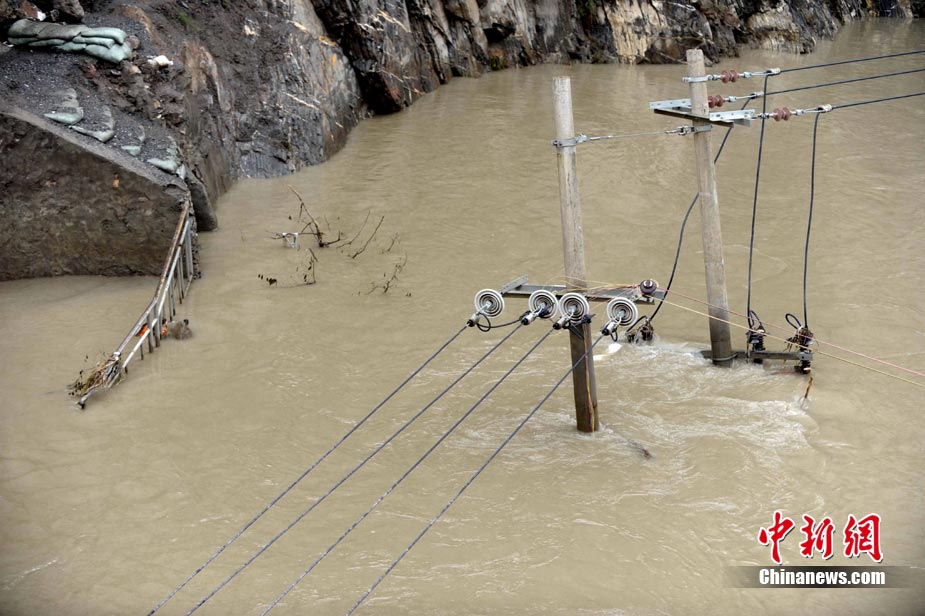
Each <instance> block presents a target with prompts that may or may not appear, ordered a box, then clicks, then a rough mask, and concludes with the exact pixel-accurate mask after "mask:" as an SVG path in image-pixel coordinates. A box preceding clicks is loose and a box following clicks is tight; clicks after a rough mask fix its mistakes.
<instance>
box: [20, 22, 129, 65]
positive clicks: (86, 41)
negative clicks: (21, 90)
mask: <svg viewBox="0 0 925 616" xmlns="http://www.w3.org/2000/svg"><path fill="white" fill-rule="evenodd" d="M7 36H8V39H9V42H10V44H11V45H15V46H21V47H31V48H50V49H54V50H56V51H69V52H78V53H85V54H87V55H89V56H93V57H94V58H100V59H101V60H107V61H108V62H113V63H115V64H118V63H119V62H122V61H123V60H128V59H131V57H132V54H133V53H134V52H133V50H132V47H131V46H130V45H129V44H128V43H126V38H128V35H127V34H126V33H125V31H124V30H120V29H119V28H91V27H89V26H84V25H80V24H74V25H66V24H56V23H44V22H39V21H31V20H29V19H20V20H19V21H17V22H15V23H14V24H13V25H12V26H10V30H9V32H8V34H7Z"/></svg>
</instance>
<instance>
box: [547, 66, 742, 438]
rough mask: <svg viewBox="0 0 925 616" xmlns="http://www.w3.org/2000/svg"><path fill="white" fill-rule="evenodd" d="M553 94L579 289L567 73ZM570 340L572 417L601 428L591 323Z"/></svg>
mask: <svg viewBox="0 0 925 616" xmlns="http://www.w3.org/2000/svg"><path fill="white" fill-rule="evenodd" d="M553 98H554V105H555V118H556V142H555V143H556V159H557V162H558V166H559V203H560V212H561V215H562V248H563V250H564V252H565V276H566V285H567V287H568V288H569V289H574V290H582V289H584V288H585V287H586V286H587V283H586V280H585V277H586V274H585V243H584V238H583V236H582V229H581V202H580V200H579V198H578V159H577V156H576V152H575V150H576V146H577V145H578V140H577V136H576V134H575V121H574V118H573V116H572V84H571V80H570V79H569V78H568V77H556V78H555V81H554V83H553ZM576 332H578V333H576ZM579 334H580V335H579ZM727 338H728V336H727ZM569 343H570V345H571V351H572V364H573V365H574V364H575V363H576V362H578V361H579V359H581V362H580V363H578V365H577V366H576V367H575V370H574V371H573V372H572V384H573V385H574V390H575V419H576V420H577V422H578V430H579V431H580V432H595V431H597V430H598V429H599V428H600V422H599V421H598V417H597V386H596V384H595V382H594V356H593V355H592V354H591V325H590V324H589V323H582V324H580V325H575V326H573V327H571V328H570V332H569ZM583 355H584V358H583V359H582V356H583Z"/></svg>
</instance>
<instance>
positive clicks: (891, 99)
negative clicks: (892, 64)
mask: <svg viewBox="0 0 925 616" xmlns="http://www.w3.org/2000/svg"><path fill="white" fill-rule="evenodd" d="M915 96H925V92H916V93H915V94H900V95H899V96H887V97H885V98H875V99H872V100H869V101H859V102H857V103H845V104H844V105H832V109H847V108H848V107H860V106H861V105H872V104H874V103H885V102H887V101H898V100H900V99H903V98H913V97H915Z"/></svg>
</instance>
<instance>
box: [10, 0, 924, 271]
mask: <svg viewBox="0 0 925 616" xmlns="http://www.w3.org/2000/svg"><path fill="white" fill-rule="evenodd" d="M921 4H922V3H921V1H920V0H912V2H911V4H910V0H880V1H879V2H878V1H876V0H699V1H697V2H693V3H689V2H676V1H674V0H646V1H645V2H643V1H642V0H620V1H615V0H535V1H528V0H187V1H185V2H176V1H173V0H146V1H139V2H127V1H123V0H80V1H78V0H0V38H3V37H5V36H6V32H7V29H8V27H9V25H10V24H11V23H13V21H14V20H16V19H19V18H23V17H26V18H29V19H45V20H57V21H59V22H66V23H84V24H87V25H89V26H94V27H116V28H121V29H122V30H124V31H125V32H126V33H127V34H128V42H129V43H131V46H132V48H133V49H135V50H136V51H135V57H134V59H132V60H130V61H129V60H127V61H124V62H121V64H118V65H115V64H111V63H108V62H106V61H104V60H100V59H98V58H92V57H86V56H81V55H77V54H60V53H51V52H45V51H41V50H34V49H28V50H27V49H25V48H19V47H17V48H12V49H10V48H2V50H0V101H3V104H4V105H6V106H7V107H12V108H13V110H14V111H15V112H16V113H25V112H26V111H25V110H29V111H32V112H35V113H38V114H40V115H41V114H45V113H48V112H57V111H60V106H61V105H62V104H68V105H73V104H74V102H73V100H72V99H74V98H76V101H77V103H76V104H77V105H79V106H80V108H81V109H82V110H85V119H84V120H81V124H77V125H75V128H80V127H81V126H82V127H83V128H84V130H82V131H81V132H82V133H85V135H74V138H75V140H76V143H78V144H80V143H84V144H86V146H87V148H90V147H91V146H92V147H98V146H99V144H98V143H96V142H95V141H94V137H93V134H96V135H100V134H107V135H108V133H109V132H110V128H112V129H111V132H112V133H113V135H114V136H113V137H111V138H110V140H108V141H107V142H106V146H102V147H108V148H110V149H111V150H112V152H111V158H112V159H113V160H114V161H116V164H118V161H123V162H124V163H125V164H127V165H129V164H130V165H134V164H135V163H138V164H142V165H146V164H147V165H148V166H149V171H150V173H151V174H152V176H153V177H155V178H157V179H158V181H160V182H161V183H163V184H164V185H179V186H180V188H181V190H185V191H188V193H189V194H190V195H191V197H192V199H193V203H194V206H195V209H196V213H197V221H198V223H199V227H200V229H201V230H209V229H212V228H215V226H216V225H217V224H218V223H217V216H216V213H215V212H214V208H213V203H214V202H215V200H216V199H217V198H218V197H219V196H220V195H221V194H222V193H223V192H224V191H225V190H226V189H227V188H228V187H229V186H230V185H231V184H232V183H233V182H234V181H235V179H237V178H239V177H242V176H248V177H267V176H275V175H282V174H286V173H291V172H293V171H295V170H297V169H299V168H301V167H303V166H305V165H310V164H316V163H319V162H321V161H323V160H325V159H326V158H328V157H329V156H330V155H331V154H332V153H334V152H335V151H336V150H337V149H338V148H340V147H341V146H342V145H343V143H344V142H345V140H346V136H347V134H348V133H349V131H350V130H351V129H352V128H353V127H354V126H355V125H356V124H357V122H359V121H360V119H361V118H362V117H364V116H365V115H367V114H369V113H391V112H395V111H399V110H400V109H402V108H404V107H406V106H408V105H410V104H412V103H413V102H414V101H415V100H416V99H417V98H418V97H420V96H421V95H423V94H424V93H426V92H429V91H431V90H433V89H434V88H436V87H437V86H438V85H439V84H441V83H445V82H446V81H448V80H449V79H451V78H452V77H454V76H466V77H475V76H478V75H480V74H481V73H482V72H484V71H486V70H498V69H502V68H506V67H513V66H523V65H530V64H535V63H540V62H573V61H574V62H629V63H639V62H658V63H662V62H678V61H680V59H681V58H683V57H684V53H685V51H686V50H687V49H689V48H692V47H700V48H702V49H703V50H704V51H705V53H706V54H707V56H708V57H709V58H711V59H717V58H719V57H720V56H724V55H735V54H736V53H737V50H738V49H739V48H740V47H741V46H760V47H766V48H773V49H780V50H787V51H792V52H794V53H805V52H809V51H811V50H812V49H813V46H814V45H815V41H816V40H817V39H818V38H819V37H829V36H832V35H834V34H835V32H836V31H837V29H838V27H839V24H840V23H842V22H844V21H846V20H850V19H859V18H863V17H866V16H869V15H882V14H889V15H893V16H911V15H912V14H913V11H920V10H921ZM4 40H5V39H4ZM156 56H163V58H161V59H159V60H157V61H155V60H153V59H152V58H154V57H156ZM70 92H73V93H74V95H75V96H74V97H71V95H70V94H69V93H70ZM62 93H68V94H67V96H66V97H65V98H67V101H70V102H67V101H65V102H62V101H63V100H64V99H63V98H62V96H63V94H62ZM35 124H36V125H41V123H40V122H39V123H35ZM2 139H3V138H2V137H0V140H2ZM0 147H4V148H5V151H6V154H5V156H13V157H15V156H26V155H28V153H27V152H25V151H20V150H17V148H16V147H15V144H13V145H11V144H9V143H4V142H2V141H0ZM133 156H134V157H137V160H136V159H135V158H132V157H133ZM141 161H149V162H141ZM39 164H41V162H39ZM76 167H79V166H76ZM9 169H11V167H9V166H7V165H4V167H3V171H0V184H5V185H7V186H13V185H15V184H16V183H17V182H21V181H22V178H17V177H11V172H10V171H9ZM57 172H58V173H64V174H65V177H59V178H57V180H56V181H60V182H61V183H62V184H64V185H66V184H67V183H68V178H67V177H66V171H62V170H58V171H57ZM12 194H13V193H11V192H9V191H7V192H6V193H5V194H4V195H3V196H0V210H2V213H3V215H6V213H7V211H8V210H9V208H10V207H12V206H18V205H20V204H12V203H11V199H13V197H12V196H11V195H12ZM16 194H20V195H28V194H31V193H30V192H29V191H28V190H20V191H19V192H18V193H16ZM18 198H27V197H18ZM61 198H62V199H64V198H65V196H64V194H62V197H61ZM35 224H41V220H40V219H36V223H35ZM87 224H91V225H92V224H94V223H93V222H92V221H88V222H87ZM23 232H24V231H23V230H20V233H23ZM0 245H3V246H7V247H8V246H10V245H11V244H10V243H9V242H7V243H5V244H3V243H2V242H0ZM72 248H73V249H75V250H79V248H78V247H77V245H76V244H72ZM3 250H9V248H4V249H3ZM37 257H38V255H37ZM5 258H6V255H5V254H0V259H5ZM94 268H95V266H94V265H92V264H89V265H88V266H87V271H90V272H92V271H95V270H94ZM97 269H98V270H99V271H101V272H106V271H110V270H108V269H106V268H104V267H100V268H97ZM57 271H60V268H56V267H54V266H51V265H50V266H49V267H48V268H46V269H45V270H42V269H41V268H39V269H35V268H33V269H32V270H30V271H29V272H22V274H21V275H41V274H43V273H45V274H51V273H55V272H57ZM2 275H3V276H5V277H10V276H14V277H15V276H16V274H15V273H13V274H10V273H4V274H2Z"/></svg>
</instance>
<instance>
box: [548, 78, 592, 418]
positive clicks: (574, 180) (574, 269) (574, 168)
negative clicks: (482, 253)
mask: <svg viewBox="0 0 925 616" xmlns="http://www.w3.org/2000/svg"><path fill="white" fill-rule="evenodd" d="M553 98H554V105H555V117H556V158H557V162H558V166H559V203H560V212H561V215H562V248H563V250H564V252H565V276H566V279H567V280H566V285H567V286H568V288H570V289H576V290H581V289H584V288H585V287H586V286H587V284H586V280H585V278H586V274H585V242H584V238H583V236H582V229H581V202H580V200H579V198H578V159H577V156H576V152H575V150H576V146H577V145H578V144H577V141H576V134H575V121H574V118H573V116H572V84H571V80H570V79H569V78H568V77H556V78H555V81H554V83H553ZM578 330H579V331H580V332H581V335H580V336H579V335H577V334H576V333H575V332H574V331H570V332H569V343H570V345H571V350H572V364H573V365H574V364H575V362H578V360H579V359H581V358H582V355H584V359H582V360H581V362H580V363H579V364H578V365H577V366H576V367H575V370H574V371H573V372H572V384H573V385H574V390H575V419H576V420H577V422H578V430H579V431H580V432H595V431H597V430H598V429H599V428H600V422H599V421H598V417H597V386H596V384H595V382H594V356H593V355H592V354H591V325H590V324H588V323H583V324H581V325H579V326H578Z"/></svg>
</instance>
